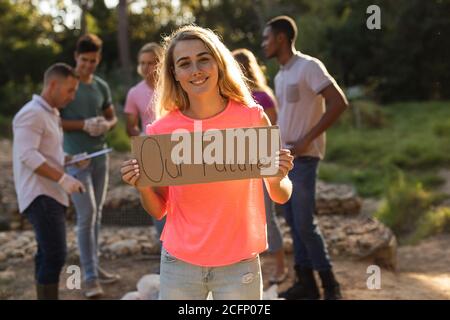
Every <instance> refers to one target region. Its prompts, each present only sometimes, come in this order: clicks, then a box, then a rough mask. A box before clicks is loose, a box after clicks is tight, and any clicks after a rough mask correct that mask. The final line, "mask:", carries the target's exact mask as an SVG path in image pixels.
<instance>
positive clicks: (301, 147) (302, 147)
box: [287, 137, 311, 157]
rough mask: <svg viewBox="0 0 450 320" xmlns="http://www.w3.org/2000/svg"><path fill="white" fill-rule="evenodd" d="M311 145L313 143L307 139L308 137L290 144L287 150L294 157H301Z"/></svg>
mask: <svg viewBox="0 0 450 320" xmlns="http://www.w3.org/2000/svg"><path fill="white" fill-rule="evenodd" d="M310 144H311V142H310V141H309V140H308V139H306V137H303V138H301V139H300V140H299V141H297V142H288V143H287V145H288V147H287V148H288V149H289V150H290V151H291V154H292V155H293V156H294V157H296V156H301V155H302V154H304V153H305V152H306V150H308V147H309V145H310Z"/></svg>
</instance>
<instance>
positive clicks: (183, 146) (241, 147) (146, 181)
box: [132, 126, 280, 187]
mask: <svg viewBox="0 0 450 320" xmlns="http://www.w3.org/2000/svg"><path fill="white" fill-rule="evenodd" d="M279 150H280V131H279V128H278V127H277V126H272V127H258V128H238V129H236V128H234V129H226V130H206V131H195V132H188V131H187V130H184V129H178V130H176V131H174V132H173V133H172V134H163V135H150V136H137V137H133V138H132V153H133V156H134V158H135V159H137V161H138V163H139V167H140V173H141V175H140V177H139V179H138V181H137V185H138V186H140V187H141V186H142V187H143V186H174V185H183V184H195V183H207V182H214V181H226V180H239V179H252V178H261V177H268V176H276V175H278V174H279V170H278V164H277V163H275V157H276V156H277V155H276V152H277V151H279Z"/></svg>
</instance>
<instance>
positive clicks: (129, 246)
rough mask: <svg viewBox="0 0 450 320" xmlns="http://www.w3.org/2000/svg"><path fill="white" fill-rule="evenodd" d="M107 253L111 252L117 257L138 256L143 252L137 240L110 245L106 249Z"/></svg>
mask: <svg viewBox="0 0 450 320" xmlns="http://www.w3.org/2000/svg"><path fill="white" fill-rule="evenodd" d="M105 250H106V251H109V252H110V253H112V254H115V255H116V256H126V255H129V254H136V253H138V252H140V251H141V248H140V246H139V244H138V242H137V240H135V239H129V240H121V241H118V242H115V243H112V244H110V245H109V246H107V247H106V248H105Z"/></svg>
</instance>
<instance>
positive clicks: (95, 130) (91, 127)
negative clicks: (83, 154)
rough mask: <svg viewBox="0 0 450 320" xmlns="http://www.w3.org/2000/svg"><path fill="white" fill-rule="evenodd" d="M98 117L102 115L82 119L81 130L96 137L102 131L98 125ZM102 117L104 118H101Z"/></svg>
mask: <svg viewBox="0 0 450 320" xmlns="http://www.w3.org/2000/svg"><path fill="white" fill-rule="evenodd" d="M100 118H103V117H92V118H88V119H86V120H84V125H83V130H84V131H86V132H87V133H88V134H89V135H90V136H92V137H98V136H100V135H102V134H103V133H104V132H103V131H102V128H101V127H100V126H99V125H98V123H99V121H101V120H100ZM103 119H104V118H103Z"/></svg>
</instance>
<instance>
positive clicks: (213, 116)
mask: <svg viewBox="0 0 450 320" xmlns="http://www.w3.org/2000/svg"><path fill="white" fill-rule="evenodd" d="M159 68H160V69H159V70H160V71H159V75H160V78H159V80H158V85H157V91H156V92H157V93H158V96H157V99H156V110H157V112H158V114H159V117H160V118H159V119H158V120H157V121H155V122H154V123H153V124H152V125H150V126H148V127H147V134H167V133H172V132H173V131H174V130H176V129H187V130H189V131H194V127H197V126H198V125H201V126H202V130H208V129H211V128H215V129H225V128H240V127H257V126H267V125H270V121H269V120H268V118H267V116H266V115H265V113H264V112H263V110H262V108H261V107H260V106H258V105H256V103H255V102H254V101H253V99H252V96H251V94H250V92H249V90H248V88H247V87H246V85H245V82H244V80H243V78H242V72H241V71H240V68H239V66H238V65H237V63H236V62H235V60H234V59H233V56H232V55H231V52H230V51H229V50H228V49H227V48H226V47H225V46H224V44H223V43H222V42H221V41H220V40H219V38H218V37H217V36H216V35H215V34H214V33H213V32H212V31H210V30H208V29H203V28H200V27H196V26H186V27H182V28H180V29H178V30H177V31H175V32H174V33H173V34H172V35H171V36H170V37H169V38H168V39H167V40H166V44H165V51H164V57H163V60H162V63H161V65H160V66H159ZM292 160H293V157H292V156H291V155H290V152H289V150H280V154H279V157H278V161H279V168H280V170H281V172H282V176H277V177H269V178H264V179H247V180H233V181H221V182H213V183H204V184H192V185H182V186H169V187H155V188H152V187H142V188H141V187H137V189H138V191H139V193H140V196H141V202H142V205H143V207H144V209H145V210H146V211H147V212H149V213H150V214H151V215H152V216H154V217H155V218H157V219H161V218H162V217H164V216H166V215H167V221H166V226H165V228H164V231H163V234H162V236H161V240H162V241H163V250H162V254H161V278H160V279H161V286H160V298H161V299H205V298H206V297H207V295H208V293H209V292H212V295H213V298H214V299H261V298H262V279H261V268H260V261H259V253H261V252H263V251H265V250H266V249H267V239H266V221H265V213H264V199H263V188H262V181H261V180H264V183H265V185H266V187H267V190H268V193H269V195H270V197H271V198H272V199H273V200H274V201H275V202H278V203H285V202H286V201H287V200H288V199H289V197H290V195H291V192H292V185H291V182H290V180H289V178H288V177H287V173H288V171H289V170H290V169H291V168H292ZM121 173H122V178H123V180H124V181H125V182H126V183H128V184H130V185H133V186H134V185H135V183H136V181H137V180H138V179H139V166H138V165H137V161H136V160H135V159H131V160H128V161H125V162H124V163H123V164H122V168H121Z"/></svg>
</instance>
